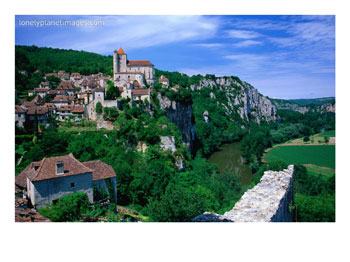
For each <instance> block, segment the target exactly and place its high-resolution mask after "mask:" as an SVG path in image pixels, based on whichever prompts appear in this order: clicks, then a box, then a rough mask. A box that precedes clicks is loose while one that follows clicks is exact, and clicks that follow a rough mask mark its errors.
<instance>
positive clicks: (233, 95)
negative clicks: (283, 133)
mask: <svg viewBox="0 0 350 262" xmlns="http://www.w3.org/2000/svg"><path fill="white" fill-rule="evenodd" d="M203 87H210V88H218V89H219V90H222V91H224V92H225V93H226V97H227V103H225V104H222V106H223V107H224V109H225V111H226V113H227V114H232V113H233V112H238V113H239V115H240V117H241V119H243V120H246V121H254V122H256V123H258V124H259V123H260V122H261V121H262V120H266V121H275V120H276V108H275V106H274V105H273V104H272V102H271V101H270V100H269V99H268V98H267V97H265V96H263V95H261V94H260V93H259V92H258V90H257V89H255V88H254V87H253V86H252V85H250V84H248V83H246V82H241V81H238V80H237V79H236V78H234V77H218V78H215V80H213V79H203V80H201V82H200V83H199V85H191V89H192V90H194V91H195V90H200V89H202V88H203ZM210 97H211V98H213V99H215V95H214V94H213V93H210Z"/></svg>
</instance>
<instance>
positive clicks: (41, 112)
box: [27, 106, 51, 124]
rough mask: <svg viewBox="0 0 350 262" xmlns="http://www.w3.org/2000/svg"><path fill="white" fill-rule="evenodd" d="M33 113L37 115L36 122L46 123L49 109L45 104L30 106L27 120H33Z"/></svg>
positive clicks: (49, 112)
mask: <svg viewBox="0 0 350 262" xmlns="http://www.w3.org/2000/svg"><path fill="white" fill-rule="evenodd" d="M35 114H36V115H37V119H38V124H47V122H48V119H49V117H51V111H49V108H48V107H46V106H31V107H29V108H28V111H27V116H28V120H29V121H35Z"/></svg>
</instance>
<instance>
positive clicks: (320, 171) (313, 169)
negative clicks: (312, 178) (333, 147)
mask: <svg viewBox="0 0 350 262" xmlns="http://www.w3.org/2000/svg"><path fill="white" fill-rule="evenodd" d="M305 167H306V169H307V172H308V173H309V174H311V175H322V176H324V177H331V176H333V175H335V170H331V169H326V168H322V167H319V166H309V165H307V166H305Z"/></svg>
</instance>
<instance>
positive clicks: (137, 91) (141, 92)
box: [131, 88, 149, 96]
mask: <svg viewBox="0 0 350 262" xmlns="http://www.w3.org/2000/svg"><path fill="white" fill-rule="evenodd" d="M131 94H132V95H140V96H142V95H149V89H142V88H138V89H132V90H131Z"/></svg>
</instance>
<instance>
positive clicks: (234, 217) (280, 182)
mask: <svg viewBox="0 0 350 262" xmlns="http://www.w3.org/2000/svg"><path fill="white" fill-rule="evenodd" d="M293 171H294V166H293V165H290V166H288V169H284V170H282V171H265V173H264V175H263V177H262V178H261V180H260V182H259V183H258V184H257V185H256V186H255V187H253V188H252V189H250V190H248V191H247V192H245V193H244V195H243V196H242V198H241V199H240V200H239V201H238V202H237V203H236V205H235V206H234V207H233V209H232V210H230V211H228V212H226V213H225V214H224V215H218V214H213V213H209V212H205V213H204V214H201V215H199V216H197V217H196V218H194V219H193V221H195V222H292V213H291V212H290V210H289V204H290V203H291V202H292V201H293Z"/></svg>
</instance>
